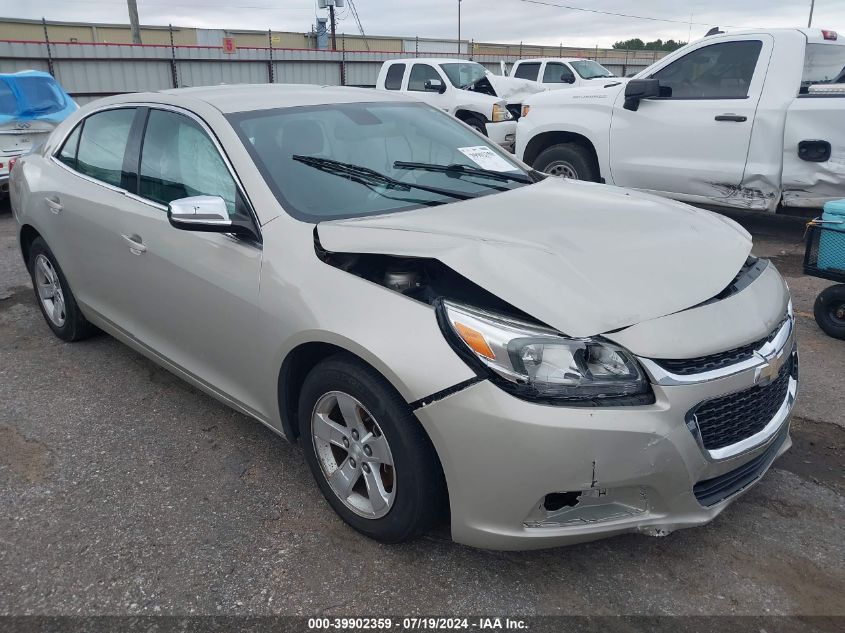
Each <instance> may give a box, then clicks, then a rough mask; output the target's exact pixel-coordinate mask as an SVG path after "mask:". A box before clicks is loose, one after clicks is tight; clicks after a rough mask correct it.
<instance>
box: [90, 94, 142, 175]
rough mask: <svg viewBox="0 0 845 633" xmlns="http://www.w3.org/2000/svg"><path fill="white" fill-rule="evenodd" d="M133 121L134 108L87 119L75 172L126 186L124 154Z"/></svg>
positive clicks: (110, 111)
mask: <svg viewBox="0 0 845 633" xmlns="http://www.w3.org/2000/svg"><path fill="white" fill-rule="evenodd" d="M134 118H135V108H119V109H115V110H105V111H103V112H97V113H96V114H92V115H91V116H89V117H88V118H87V119H85V121H84V123H83V125H82V134H81V136H80V137H79V148H78V150H77V152H76V170H77V171H78V172H80V173H82V174H85V175H86V176H90V177H91V178H96V179H97V180H101V181H102V182H105V183H108V184H110V185H114V186H115V187H123V186H124V185H123V180H124V178H123V155H124V154H125V153H126V142H127V141H128V140H129V130H130V129H131V128H132V120H133V119H134ZM124 188H125V187H124Z"/></svg>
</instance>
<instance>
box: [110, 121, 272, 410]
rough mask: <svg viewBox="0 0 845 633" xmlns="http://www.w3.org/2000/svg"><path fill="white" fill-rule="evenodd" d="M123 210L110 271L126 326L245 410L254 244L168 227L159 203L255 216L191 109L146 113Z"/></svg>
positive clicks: (254, 295)
mask: <svg viewBox="0 0 845 633" xmlns="http://www.w3.org/2000/svg"><path fill="white" fill-rule="evenodd" d="M138 145H139V146H140V160H138V158H137V154H136V160H135V163H134V164H133V165H132V167H131V169H130V171H131V172H133V175H134V177H135V178H137V183H138V184H137V190H136V192H135V193H134V194H133V195H130V196H127V204H126V205H125V206H124V207H123V215H124V223H125V227H126V228H125V234H126V235H127V238H128V240H131V242H127V244H126V245H125V249H124V253H123V257H122V258H120V260H119V261H118V262H116V264H115V267H116V268H117V270H116V272H117V273H118V274H119V275H120V277H121V279H123V280H124V289H123V292H124V298H125V300H126V301H127V303H128V304H129V305H130V306H131V316H130V320H129V323H128V327H127V329H128V330H129V331H130V332H131V333H132V334H133V335H134V336H135V337H136V338H137V339H139V340H140V341H141V342H142V343H144V344H145V345H147V346H148V347H150V348H152V349H154V350H155V351H156V352H158V353H159V354H161V355H162V356H164V357H165V358H167V359H168V360H170V361H171V362H173V363H174V364H176V365H177V366H178V367H180V368H181V369H183V370H185V371H187V372H188V373H190V374H192V375H193V376H194V377H196V378H199V379H200V380H201V381H203V382H205V383H206V384H209V385H211V386H213V387H215V388H216V389H217V390H219V391H222V392H224V393H225V394H228V395H230V396H232V397H233V398H235V399H236V400H237V401H238V402H240V403H243V404H247V405H248V404H249V403H250V402H255V398H254V397H251V396H250V395H248V394H249V392H250V390H251V389H253V390H254V389H255V385H256V381H255V380H253V379H252V368H253V365H254V363H253V359H254V358H255V356H256V354H257V350H258V347H257V345H258V340H257V334H256V332H257V328H256V320H257V305H258V285H259V279H260V273H261V259H262V257H261V256H262V245H261V244H260V243H256V242H252V241H249V240H245V239H241V238H238V237H235V236H233V235H229V234H223V233H202V232H193V231H184V230H179V229H176V228H174V227H172V226H171V225H170V223H169V221H168V219H167V208H168V207H167V205H168V204H169V203H170V202H171V201H173V200H177V199H180V198H186V197H191V196H199V195H209V196H220V197H222V198H223V199H224V201H225V202H226V205H227V208H228V209H229V213H230V215H232V216H235V215H245V216H247V217H248V219H250V220H252V221H253V223H254V224H255V226H256V230H258V229H257V223H255V220H254V214H253V213H252V210H251V208H250V207H249V202H248V201H247V199H246V196H245V194H244V192H243V189H242V187H241V186H240V184H239V182H238V180H237V178H236V176H235V174H234V170H233V169H232V168H231V166H230V163H229V161H228V159H227V158H226V156H225V154H224V153H223V151H222V148H221V147H220V145H219V143H218V142H217V140H216V137H215V136H214V134H213V133H212V132H211V130H210V129H209V128H208V127H207V126H206V124H205V123H204V122H203V121H202V120H200V119H199V118H198V117H196V116H195V115H193V114H192V113H190V112H187V111H184V110H181V109H176V108H173V109H171V108H165V107H164V106H161V107H160V108H159V107H152V108H151V109H150V110H149V114H148V117H147V120H146V122H145V125H144V126H143V139H142V142H139V143H138Z"/></svg>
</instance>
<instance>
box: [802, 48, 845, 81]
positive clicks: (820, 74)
mask: <svg viewBox="0 0 845 633" xmlns="http://www.w3.org/2000/svg"><path fill="white" fill-rule="evenodd" d="M843 75H845V46H842V45H836V44H807V50H806V52H805V53H804V74H803V76H802V77H801V88H802V92H806V90H807V88H808V87H809V86H811V85H813V84H835V83H842V82H843V81H845V77H843Z"/></svg>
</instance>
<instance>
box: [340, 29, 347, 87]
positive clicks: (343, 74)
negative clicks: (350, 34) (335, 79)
mask: <svg viewBox="0 0 845 633" xmlns="http://www.w3.org/2000/svg"><path fill="white" fill-rule="evenodd" d="M340 37H341V49H342V50H341V53H340V85H341V86H345V85H346V35H345V34H343V33H341V35H340Z"/></svg>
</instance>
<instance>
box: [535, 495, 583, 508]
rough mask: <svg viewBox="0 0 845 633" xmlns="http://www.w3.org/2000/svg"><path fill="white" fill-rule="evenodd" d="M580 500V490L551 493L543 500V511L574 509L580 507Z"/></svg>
mask: <svg viewBox="0 0 845 633" xmlns="http://www.w3.org/2000/svg"><path fill="white" fill-rule="evenodd" d="M580 499H581V491H580V490H572V491H569V492H550V493H549V494H547V495H546V496H545V497H544V498H543V509H544V510H546V511H547V512H556V511H557V510H560V509H561V508H574V507H575V506H577V505H578V502H579V500H580Z"/></svg>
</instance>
